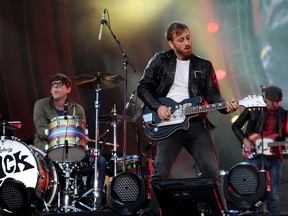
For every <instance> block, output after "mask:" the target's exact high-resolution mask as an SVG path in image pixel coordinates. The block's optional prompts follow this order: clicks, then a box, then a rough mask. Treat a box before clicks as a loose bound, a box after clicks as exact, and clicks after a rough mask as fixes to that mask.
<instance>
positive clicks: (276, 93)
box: [264, 86, 283, 102]
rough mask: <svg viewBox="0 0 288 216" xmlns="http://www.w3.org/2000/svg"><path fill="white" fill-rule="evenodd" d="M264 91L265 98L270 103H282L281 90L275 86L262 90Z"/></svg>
mask: <svg viewBox="0 0 288 216" xmlns="http://www.w3.org/2000/svg"><path fill="white" fill-rule="evenodd" d="M264 91H265V96H266V98H268V99H269V100H271V101H274V102H278V101H282V98H283V93H282V89H280V88H279V87H277V86H269V87H267V88H265V89H264Z"/></svg>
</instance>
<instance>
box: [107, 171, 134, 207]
mask: <svg viewBox="0 0 288 216" xmlns="http://www.w3.org/2000/svg"><path fill="white" fill-rule="evenodd" d="M137 180H138V179H136V178H134V177H133V176H132V175H119V176H117V178H115V181H114V184H113V191H112V197H113V199H117V200H118V201H120V202H123V203H126V202H134V201H135V200H137V198H138V196H139V193H140V190H139V187H140V186H139V182H138V181H137Z"/></svg>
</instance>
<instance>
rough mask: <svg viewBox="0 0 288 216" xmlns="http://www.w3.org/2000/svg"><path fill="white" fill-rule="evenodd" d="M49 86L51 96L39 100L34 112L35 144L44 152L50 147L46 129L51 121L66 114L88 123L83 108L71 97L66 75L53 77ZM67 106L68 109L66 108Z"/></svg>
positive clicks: (70, 85)
mask: <svg viewBox="0 0 288 216" xmlns="http://www.w3.org/2000/svg"><path fill="white" fill-rule="evenodd" d="M49 84H50V86H51V91H50V92H51V96H50V97H47V98H42V99H39V100H37V101H36V103H35V105H34V111H33V120H34V125H35V129H36V132H35V136H34V142H33V143H34V145H35V146H36V147H37V148H39V149H43V150H44V149H45V147H46V145H48V137H47V135H46V134H45V129H46V128H47V125H48V124H49V122H50V121H51V119H53V118H55V117H58V116H64V114H66V115H71V116H77V117H79V118H80V119H82V120H83V121H84V122H86V118H85V112H84V109H83V107H82V106H81V105H79V104H77V103H75V102H74V101H73V100H71V98H70V97H69V94H70V92H71V90H72V82H71V79H70V78H69V77H68V76H66V75H65V74H60V73H59V74H56V75H53V76H52V77H51V79H50V82H49ZM66 105H67V108H66V107H65V106H66ZM65 109H67V110H65ZM64 112H67V113H64Z"/></svg>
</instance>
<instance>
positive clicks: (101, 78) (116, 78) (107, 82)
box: [74, 72, 124, 89]
mask: <svg viewBox="0 0 288 216" xmlns="http://www.w3.org/2000/svg"><path fill="white" fill-rule="evenodd" d="M123 81H124V78H123V77H122V76H120V75H117V74H112V73H104V72H96V73H89V74H82V75H79V76H77V77H76V79H75V81H74V84H75V85H76V86H79V87H84V88H91V89H96V88H97V86H98V85H99V87H100V89H109V88H114V87H116V86H118V85H120V83H121V82H123Z"/></svg>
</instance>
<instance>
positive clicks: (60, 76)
mask: <svg viewBox="0 0 288 216" xmlns="http://www.w3.org/2000/svg"><path fill="white" fill-rule="evenodd" d="M54 81H61V82H63V83H64V84H65V85H66V86H72V81H71V79H70V78H69V77H68V76H66V75H65V74H62V73H58V74H55V75H53V76H51V78H50V81H49V83H50V85H51V84H52V82H54Z"/></svg>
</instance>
